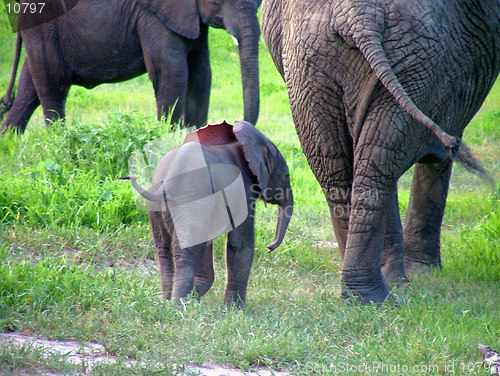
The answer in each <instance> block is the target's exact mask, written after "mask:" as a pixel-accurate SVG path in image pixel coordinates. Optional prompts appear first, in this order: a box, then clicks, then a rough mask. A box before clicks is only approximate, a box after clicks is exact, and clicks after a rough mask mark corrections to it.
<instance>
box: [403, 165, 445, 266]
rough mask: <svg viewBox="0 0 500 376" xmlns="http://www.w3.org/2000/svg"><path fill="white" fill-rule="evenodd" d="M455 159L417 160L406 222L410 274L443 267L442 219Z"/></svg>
mask: <svg viewBox="0 0 500 376" xmlns="http://www.w3.org/2000/svg"><path fill="white" fill-rule="evenodd" d="M451 171H452V161H451V160H446V161H442V162H437V163H432V164H422V163H417V164H416V165H415V170H414V172H413V181H412V187H411V197H410V203H409V205H408V211H407V212H406V218H405V226H404V246H405V269H406V272H407V273H408V274H412V273H414V272H417V271H419V270H425V269H429V268H431V267H438V268H441V245H440V241H441V223H442V221H443V215H444V209H445V205H446V197H447V196H448V186H449V182H450V177H451Z"/></svg>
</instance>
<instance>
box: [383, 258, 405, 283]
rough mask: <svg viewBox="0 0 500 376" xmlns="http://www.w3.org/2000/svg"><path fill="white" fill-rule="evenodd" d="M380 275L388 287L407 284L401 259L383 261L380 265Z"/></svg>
mask: <svg viewBox="0 0 500 376" xmlns="http://www.w3.org/2000/svg"><path fill="white" fill-rule="evenodd" d="M382 275H383V276H384V279H385V281H386V283H387V284H388V285H389V286H393V285H401V284H405V283H408V282H409V280H408V277H407V276H406V273H405V266H404V261H403V260H402V259H400V260H399V259H398V260H384V263H383V264H382Z"/></svg>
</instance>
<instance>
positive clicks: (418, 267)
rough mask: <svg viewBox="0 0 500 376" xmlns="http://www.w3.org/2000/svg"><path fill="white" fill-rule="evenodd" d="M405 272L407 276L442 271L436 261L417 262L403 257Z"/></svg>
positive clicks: (438, 262)
mask: <svg viewBox="0 0 500 376" xmlns="http://www.w3.org/2000/svg"><path fill="white" fill-rule="evenodd" d="M404 266H405V271H406V274H407V275H408V276H410V277H411V276H413V275H417V274H421V273H427V272H429V271H431V270H433V269H439V270H441V269H442V266H441V261H440V260H439V259H437V260H417V259H413V258H410V257H405V265H404Z"/></svg>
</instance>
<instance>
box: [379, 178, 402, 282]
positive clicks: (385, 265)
mask: <svg viewBox="0 0 500 376" xmlns="http://www.w3.org/2000/svg"><path fill="white" fill-rule="evenodd" d="M403 250H404V248H403V227H402V226H401V217H400V215H399V202H398V190H397V187H396V189H394V190H393V192H392V195H391V198H390V208H389V213H388V218H387V227H386V230H385V238H384V250H383V253H382V275H383V276H384V278H385V280H386V282H387V283H388V284H394V283H401V282H406V281H407V280H408V279H407V278H406V274H405V269H404V251H403Z"/></svg>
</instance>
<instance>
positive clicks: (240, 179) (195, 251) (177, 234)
mask: <svg viewBox="0 0 500 376" xmlns="http://www.w3.org/2000/svg"><path fill="white" fill-rule="evenodd" d="M128 178H129V179H130V180H131V183H132V186H133V187H134V188H135V189H136V190H137V191H138V192H139V193H140V194H141V195H142V196H143V197H145V198H146V199H147V200H149V201H150V203H149V216H150V219H151V228H152V231H153V237H154V241H155V245H156V248H157V250H158V259H159V264H160V273H161V282H162V288H163V296H164V297H165V298H166V299H171V298H172V297H173V298H174V299H179V298H184V297H186V296H187V295H188V294H190V293H191V292H192V290H193V287H194V288H195V291H196V293H197V295H198V296H200V297H201V296H203V295H204V294H205V293H206V292H207V291H208V290H209V289H210V287H211V286H212V283H213V281H214V269H213V255H212V251H213V245H212V240H213V239H215V238H216V237H218V236H219V235H221V234H223V233H226V232H228V236H227V244H226V253H227V254H226V262H227V285H226V292H225V297H224V301H225V304H226V305H231V304H235V305H237V306H240V307H243V306H244V305H245V298H246V291H247V283H248V277H249V275H250V268H251V266H252V262H253V255H254V213H255V201H256V200H257V199H258V198H261V199H262V200H263V201H264V202H265V203H268V202H269V203H272V204H277V205H279V218H278V225H277V228H276V235H275V238H274V241H273V243H271V244H269V245H268V246H267V247H268V249H269V250H270V251H272V250H273V249H275V248H276V247H278V246H279V245H280V244H281V242H282V240H283V237H284V236H285V232H286V229H287V227H288V224H289V222H290V218H291V216H292V212H293V197H292V190H291V187H290V175H289V173H288V167H287V165H286V162H285V160H284V159H283V156H282V155H281V153H280V152H279V150H278V149H277V148H276V146H275V145H274V144H273V143H272V142H271V141H270V140H269V139H268V138H267V137H266V136H264V135H263V134H262V133H261V132H260V131H259V130H257V129H256V128H255V127H254V126H252V125H251V124H249V123H247V122H243V121H238V122H236V123H235V125H234V126H232V125H230V124H227V123H226V122H224V123H221V124H216V125H208V126H206V127H204V128H201V129H199V130H197V131H196V132H192V133H189V134H188V135H187V136H186V138H185V140H184V143H183V145H182V146H180V147H179V148H177V149H175V150H172V151H171V152H169V153H167V154H166V155H165V156H164V157H163V159H162V160H161V161H160V163H159V164H158V167H157V169H156V172H155V175H154V178H153V181H152V186H151V188H150V190H149V191H146V190H144V189H143V188H141V187H140V186H139V184H138V183H137V181H136V179H137V176H130V177H128ZM172 290H173V293H172Z"/></svg>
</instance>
